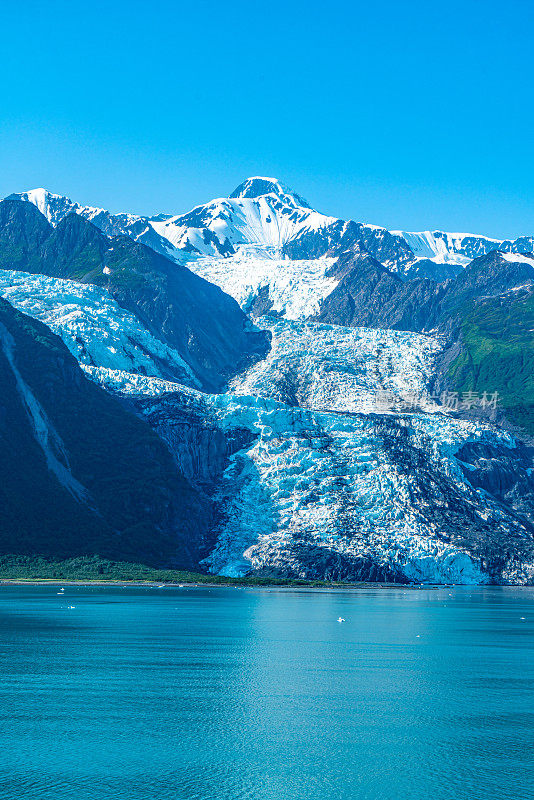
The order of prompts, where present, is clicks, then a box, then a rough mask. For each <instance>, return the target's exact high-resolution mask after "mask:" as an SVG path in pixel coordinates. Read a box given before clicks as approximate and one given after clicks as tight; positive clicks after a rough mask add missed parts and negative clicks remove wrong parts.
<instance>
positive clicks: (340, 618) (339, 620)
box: [337, 617, 345, 622]
mask: <svg viewBox="0 0 534 800" xmlns="http://www.w3.org/2000/svg"><path fill="white" fill-rule="evenodd" d="M337 621H338V622H345V620H344V618H343V617H338V618H337Z"/></svg>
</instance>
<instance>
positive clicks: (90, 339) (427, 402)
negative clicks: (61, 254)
mask: <svg viewBox="0 0 534 800" xmlns="http://www.w3.org/2000/svg"><path fill="white" fill-rule="evenodd" d="M263 261H266V262H267V263H269V262H270V263H271V266H272V264H276V263H277V262H276V261H275V260H273V259H270V260H268V259H262V264H260V265H259V266H258V269H263ZM229 262H230V263H231V259H227V260H226V262H225V263H229ZM284 264H285V262H283V263H282V264H281V265H280V267H283V266H284ZM297 277H298V276H297ZM310 285H311V286H312V288H313V281H310ZM0 294H2V295H3V296H4V297H6V298H7V299H8V300H10V301H11V302H12V303H13V304H14V305H15V306H16V307H18V308H20V309H21V310H22V311H24V312H25V313H28V314H30V315H31V316H34V317H36V318H38V319H40V320H42V321H43V322H45V323H46V324H48V325H49V326H50V327H51V328H52V330H54V331H55V332H56V333H58V334H59V335H60V336H61V337H62V338H63V340H64V341H65V343H66V344H67V346H68V347H69V349H70V351H71V352H72V353H73V354H74V355H75V356H76V357H77V358H78V360H79V361H80V362H81V364H82V366H83V367H84V369H85V371H86V373H87V374H88V375H89V376H90V377H91V378H92V379H93V380H95V381H97V382H99V383H100V384H101V385H102V386H104V387H106V388H107V389H108V390H109V391H113V392H115V393H117V394H119V395H122V396H127V397H128V398H129V399H130V402H132V403H134V405H136V406H137V408H138V411H139V413H142V414H144V415H145V417H146V418H147V420H148V421H149V422H150V423H151V424H153V425H154V426H155V427H156V429H157V431H158V432H159V433H160V435H161V436H162V437H163V438H164V439H166V440H167V441H168V443H169V446H172V442H173V441H176V439H175V438H173V437H175V436H176V432H175V429H176V421H177V420H178V421H179V425H178V435H180V434H179V431H180V425H182V424H190V426H192V427H194V425H198V426H199V428H203V429H204V430H205V431H208V435H210V434H209V432H210V431H215V430H217V431H219V432H221V434H223V435H224V436H228V437H229V438H232V437H233V440H234V441H236V442H239V441H241V444H240V445H239V446H237V449H235V450H233V451H232V452H231V453H230V455H229V456H228V458H227V459H226V462H225V465H224V469H221V471H220V473H219V474H218V475H217V477H216V479H214V480H213V485H211V488H210V491H211V492H212V496H213V499H214V501H215V502H216V505H217V509H218V523H217V529H216V531H215V534H216V536H215V539H214V544H213V548H212V550H211V552H210V554H209V555H208V557H207V559H206V562H205V566H206V567H207V568H209V569H210V570H211V571H212V572H215V573H221V574H227V575H241V574H245V573H246V572H248V571H250V570H254V571H256V572H259V573H266V574H277V575H294V576H301V577H307V578H310V577H326V578H340V579H349V580H356V579H360V578H361V579H373V578H374V579H377V580H397V581H407V580H408V581H415V582H431V583H434V582H437V583H443V582H445V583H463V584H474V583H484V582H488V581H490V580H494V579H498V580H501V581H502V582H512V583H527V582H532V581H533V580H534V563H533V562H532V558H531V556H530V557H526V556H524V557H521V558H520V557H519V556H517V555H515V553H517V552H519V553H520V554H521V552H522V553H527V554H528V553H529V552H531V549H530V550H529V547H530V548H531V536H530V534H529V533H528V531H526V529H525V528H524V526H523V525H522V523H521V521H520V519H519V518H517V517H516V516H515V515H514V514H513V513H510V512H509V511H508V510H507V509H506V508H504V507H503V506H502V505H500V504H499V503H498V502H497V501H496V500H494V499H493V498H492V497H491V495H489V494H488V493H487V492H485V491H484V490H483V489H476V488H474V487H473V486H472V485H471V483H469V481H468V480H467V478H466V477H465V471H464V469H463V468H462V465H461V464H460V462H459V461H458V459H457V458H456V453H457V452H458V450H459V449H460V448H461V447H462V446H463V445H464V444H466V443H467V442H482V443H488V444H491V445H492V446H493V447H495V448H500V449H501V450H502V449H505V448H509V449H511V448H514V447H515V441H514V439H513V437H512V436H510V434H508V433H506V432H504V431H501V430H499V429H497V428H495V427H494V426H492V425H491V424H489V423H488V424H484V423H482V422H480V421H477V422H475V421H473V420H465V419H459V418H457V417H456V416H455V415H454V414H451V413H449V412H447V410H446V409H443V408H442V407H441V406H440V405H439V403H438V402H437V401H436V400H435V399H434V398H432V397H431V396H430V394H429V384H430V381H431V378H432V365H433V360H434V358H435V357H436V355H437V354H438V353H439V351H440V348H441V343H440V341H438V340H437V339H435V338H433V337H429V336H424V335H421V334H415V333H406V332H401V331H389V330H387V331H382V330H374V329H366V328H354V329H349V328H342V327H339V326H330V325H321V324H318V323H314V322H310V321H306V320H305V319H302V318H298V317H301V316H307V315H308V309H309V307H310V306H307V305H306V303H307V300H306V301H305V302H302V300H298V303H297V302H296V301H295V300H293V301H292V299H291V288H288V290H287V295H286V297H287V302H286V301H285V300H283V301H282V300H281V303H280V305H281V306H282V305H283V306H284V308H285V309H286V311H288V309H289V312H288V313H289V317H291V316H294V317H296V318H293V319H292V318H287V316H286V318H279V319H276V318H273V317H270V318H267V317H265V318H262V319H260V320H258V324H259V325H261V326H263V327H265V328H267V329H268V330H270V332H271V334H272V349H271V351H270V353H269V354H268V356H267V357H266V359H265V360H264V361H262V362H259V363H258V364H256V365H254V366H253V367H252V368H250V369H249V370H248V372H246V373H245V374H243V375H241V376H239V377H238V378H236V379H235V380H234V381H233V383H232V386H231V387H229V390H228V392H227V393H225V394H220V395H210V394H205V393H202V392H200V391H198V389H196V388H195V384H194V378H193V376H191V373H190V371H189V369H188V367H187V365H186V364H184V363H183V362H182V361H181V359H180V358H179V356H177V354H175V353H173V351H171V350H170V348H168V347H166V346H165V345H164V344H163V343H161V342H159V341H158V340H157V339H155V338H154V337H152V336H151V334H150V333H149V332H148V331H146V330H144V329H143V328H142V326H141V325H140V323H139V322H138V321H137V320H136V319H135V318H134V317H132V316H131V315H129V314H128V313H127V312H125V311H123V310H122V309H121V308H119V307H118V306H117V305H116V303H115V302H114V301H113V300H112V298H111V297H110V296H109V295H107V294H106V292H105V291H103V290H102V289H99V288H96V287H94V286H86V285H81V284H77V283H74V282H71V281H65V280H59V279H53V278H46V277H43V276H36V275H27V274H24V273H15V272H10V271H4V272H0ZM305 294H306V293H305ZM306 297H308V295H306ZM291 302H295V303H296V305H294V306H293V307H291ZM314 302H315V300H314ZM291 308H292V309H293V310H291ZM303 309H304V310H303ZM171 367H172V369H171ZM180 370H181V371H182V372H181V373H179V371H180ZM172 371H173V375H172V377H171V378H170V377H169V374H170V372H172ZM179 374H182V375H183V378H180V377H177V376H178V375H179ZM382 393H385V395H384V396H385V398H386V399H385V406H384V404H382V405H380V404H378V402H377V400H378V396H379V395H380V396H382ZM414 395H415V396H416V397H417V398H418V402H417V404H416V405H415V406H414V407H413V409H412V410H411V411H407V410H406V400H407V398H408V397H410V396H414ZM382 399H383V398H382ZM188 420H189V422H187V421H188ZM240 431H241V432H243V431H244V432H246V434H247V435H246V436H245V435H243V436H238V435H236V432H240ZM171 432H172V435H171ZM191 440H192V441H194V440H195V436H192V437H191ZM203 457H205V454H204V455H203V451H198V452H196V451H195V452H194V453H191V454H190V461H192V462H193V461H194V460H195V459H196V460H197V461H198V459H202V458H203ZM495 532H497V533H498V534H499V536H502V537H504V539H505V540H507V541H510V542H512V541H513V542H514V545H513V547H512V546H511V547H510V548H509V552H508V553H507V552H506V548H503V547H502V546H501V545H500V543H499V541H497V540H496V539H495V535H496V533H495ZM492 537H493V539H492ZM529 537H530V538H529ZM521 548H523V550H521ZM501 551H502V552H501ZM496 553H498V557H497V556H496V555H495V554H496Z"/></svg>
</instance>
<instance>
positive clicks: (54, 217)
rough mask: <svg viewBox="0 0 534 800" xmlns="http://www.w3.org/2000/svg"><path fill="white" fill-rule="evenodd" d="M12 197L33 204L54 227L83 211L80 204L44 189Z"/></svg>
mask: <svg viewBox="0 0 534 800" xmlns="http://www.w3.org/2000/svg"><path fill="white" fill-rule="evenodd" d="M10 197H11V198H17V199H19V200H25V201H26V202H28V203H33V205H34V206H36V208H38V209H39V211H40V212H41V214H43V216H45V217H46V218H47V220H48V221H49V222H50V223H52V225H57V223H58V222H59V221H60V220H61V219H63V217H64V216H66V215H67V214H69V213H70V212H71V211H76V212H77V213H80V212H81V210H82V208H81V206H80V205H79V204H78V203H74V202H73V201H72V200H71V199H70V198H68V197H63V195H60V194H53V193H52V192H49V191H48V190H47V189H43V188H42V187H41V188H39V189H30V191H28V192H22V193H21V194H12V195H10ZM92 210H96V209H92Z"/></svg>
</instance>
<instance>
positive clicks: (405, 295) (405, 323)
mask: <svg viewBox="0 0 534 800" xmlns="http://www.w3.org/2000/svg"><path fill="white" fill-rule="evenodd" d="M331 274H333V275H335V276H336V277H339V278H340V281H339V283H338V285H337V286H336V288H335V289H334V291H333V292H332V293H331V294H330V295H329V296H328V297H327V298H326V299H325V300H324V302H323V304H322V306H321V310H320V312H319V314H318V316H317V318H316V319H317V321H319V322H325V323H328V324H330V325H346V326H350V327H357V326H365V327H371V328H394V329H396V330H412V331H421V330H423V329H425V328H426V327H427V323H428V320H429V315H430V317H435V316H436V313H437V309H438V308H439V306H440V303H441V301H442V298H443V296H444V293H445V285H443V284H438V283H435V282H434V281H428V280H417V281H410V282H404V281H402V280H401V279H400V278H399V277H398V276H397V275H395V274H394V273H392V272H389V270H387V269H386V268H385V267H383V266H382V264H379V263H378V261H376V260H375V259H374V258H373V257H372V256H371V255H370V254H369V253H367V252H365V251H364V250H362V249H361V248H356V247H355V248H353V250H351V251H348V252H347V253H344V254H343V255H342V256H341V257H340V258H339V259H338V260H337V262H336V263H335V264H334V265H333V267H332V270H331Z"/></svg>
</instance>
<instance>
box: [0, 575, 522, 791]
mask: <svg viewBox="0 0 534 800" xmlns="http://www.w3.org/2000/svg"><path fill="white" fill-rule="evenodd" d="M57 591H58V589H57V588H55V587H49V586H48V587H0V798H1V800H4V799H5V800H8V798H9V800H13V799H14V798H35V799H36V800H48V798H55V799H56V800H57V799H58V798H59V799H60V800H69V799H70V798H76V800H97V799H98V800H102V799H103V798H106V800H115V799H117V800H149V799H150V800H152V799H153V798H157V799H159V800H167V798H172V800H182V798H183V799H184V800H185V798H187V800H208V799H209V800H240V799H241V798H243V799H245V798H246V800H356V799H358V800H360V799H362V800H365V798H369V799H371V798H372V799H373V800H374V798H391V799H392V800H396V799H397V798H409V799H410V800H428V798H432V800H456V799H458V798H469V799H470V800H472V799H473V798H484V800H486V798H513V800H523V799H524V798H531V797H534V775H533V771H532V766H533V744H534V688H533V687H534V683H533V679H534V657H533V655H534V636H533V634H534V590H532V589H499V588H492V589H481V588H476V589H466V588H463V589H440V590H436V591H433V590H421V591H414V590H403V589H395V590H389V589H376V590H375V589H372V590H365V591H333V590H332V591H325V590H318V591H311V590H310V591H308V590H306V591H303V590H301V591H290V590H285V591H279V590H261V589H169V588H165V589H156V588H125V589H120V588H82V587H75V588H74V587H66V588H65V593H64V595H65V596H64V597H63V596H58V595H57V594H56V592H57ZM70 606H73V608H71V607H70ZM340 616H341V617H344V618H345V620H346V621H345V622H344V623H338V622H337V619H338V617H340ZM522 617H524V619H522Z"/></svg>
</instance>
